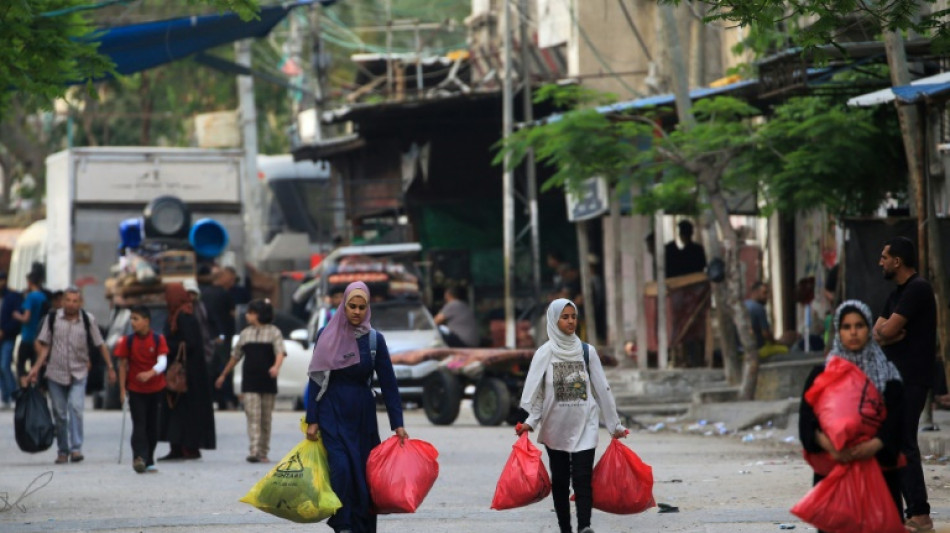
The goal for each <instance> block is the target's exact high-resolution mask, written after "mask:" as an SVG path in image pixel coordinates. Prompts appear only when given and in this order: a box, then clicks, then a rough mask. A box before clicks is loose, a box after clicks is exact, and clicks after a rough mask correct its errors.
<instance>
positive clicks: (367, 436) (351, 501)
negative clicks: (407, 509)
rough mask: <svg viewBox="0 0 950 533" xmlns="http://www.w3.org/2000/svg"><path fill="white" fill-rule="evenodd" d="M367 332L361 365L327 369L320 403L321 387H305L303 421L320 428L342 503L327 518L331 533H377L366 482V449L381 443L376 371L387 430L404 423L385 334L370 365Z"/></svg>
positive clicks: (333, 483) (361, 342)
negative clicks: (348, 532)
mask: <svg viewBox="0 0 950 533" xmlns="http://www.w3.org/2000/svg"><path fill="white" fill-rule="evenodd" d="M371 334H372V333H370V334H367V335H363V336H362V337H360V338H359V339H357V341H356V344H357V346H359V349H360V362H359V364H356V365H352V366H349V367H346V368H341V369H339V370H333V371H331V372H330V381H329V383H328V384H327V391H326V393H325V394H324V395H323V397H321V398H320V401H319V402H317V401H316V398H317V393H318V392H319V390H318V389H319V387H318V386H317V385H316V384H315V383H314V382H313V381H312V380H311V381H310V386H309V387H308V393H307V396H308V398H307V422H308V423H316V424H318V425H319V427H320V438H321V439H322V440H323V445H324V446H326V448H327V459H328V460H329V464H330V485H331V486H332V487H333V492H335V493H336V495H337V496H339V498H340V501H341V502H343V507H342V508H341V509H340V510H339V511H337V512H336V514H335V515H333V516H332V517H330V519H329V520H328V521H327V524H328V525H329V526H330V527H332V528H333V530H334V531H341V530H346V529H350V530H352V531H353V533H375V531H376V515H375V514H373V513H372V512H371V509H372V502H371V501H370V496H369V487H368V486H367V484H366V461H367V459H369V452H370V451H372V449H373V448H375V447H376V446H377V445H378V444H379V443H380V439H379V427H378V425H377V423H376V400H375V398H374V397H373V391H372V389H371V387H370V380H371V378H372V376H373V371H374V370H375V371H376V376H377V377H378V378H379V386H380V389H382V392H383V399H384V401H385V403H386V411H387V412H388V413H389V425H390V428H391V429H392V430H395V429H396V428H398V427H402V425H403V422H402V403H401V402H400V400H399V389H398V387H397V386H396V375H395V373H393V365H392V361H390V359H389V349H388V348H387V347H386V341H385V339H384V338H383V335H382V334H381V333H379V332H377V333H376V335H377V340H376V360H375V365H374V364H373V360H372V358H371V357H370V353H369V335H371ZM318 338H319V337H318Z"/></svg>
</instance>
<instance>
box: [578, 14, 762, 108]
mask: <svg viewBox="0 0 950 533" xmlns="http://www.w3.org/2000/svg"><path fill="white" fill-rule="evenodd" d="M624 5H625V6H626V7H627V12H628V13H629V14H630V16H631V19H632V20H633V25H634V26H635V27H636V30H637V32H638V33H639V34H640V36H641V38H642V39H643V42H644V44H645V45H646V51H644V49H643V47H642V46H641V45H640V43H639V41H638V40H637V38H636V34H635V33H634V31H633V28H631V25H630V23H629V22H628V21H627V18H626V16H625V14H624V12H623V10H622V8H621V7H620V5H619V4H618V2H616V0H583V1H582V2H581V1H578V0H575V1H574V2H573V7H574V13H575V17H574V20H572V23H573V22H574V21H576V24H572V28H571V37H570V40H569V42H568V70H569V73H570V75H572V76H576V77H579V78H581V80H582V83H583V84H584V85H586V86H588V87H591V88H593V89H597V90H601V91H607V92H611V93H614V94H616V95H618V97H620V98H621V99H631V98H635V97H637V94H634V92H633V91H636V92H637V93H640V94H641V95H646V94H651V93H658V92H667V91H669V90H670V84H669V82H668V73H669V63H670V59H669V56H668V52H667V46H666V45H665V41H664V38H663V36H662V34H661V29H660V25H659V13H658V9H657V3H656V2H654V1H650V0H624ZM693 9H694V8H693V7H691V6H689V5H686V4H685V3H684V4H681V5H680V6H679V7H677V8H676V11H675V13H676V19H677V23H678V24H677V25H678V33H679V41H680V42H681V43H682V48H683V51H684V53H685V54H686V55H687V63H688V64H687V70H688V72H690V85H691V86H692V87H698V86H704V85H707V84H709V82H711V81H714V80H716V79H719V78H721V77H723V76H725V75H726V72H727V70H728V69H729V68H731V67H734V66H736V65H738V64H739V63H741V62H744V61H747V60H748V59H743V58H739V57H736V56H734V55H733V53H732V50H731V49H732V47H733V46H734V45H735V43H736V42H738V41H739V40H740V39H741V37H742V29H741V28H738V27H735V26H733V27H729V28H727V27H725V26H724V25H723V24H703V23H702V22H701V21H700V18H699V14H698V13H695V12H694V11H692V10H693ZM700 43H701V45H700ZM647 55H649V56H650V58H648V57H647ZM651 58H652V60H653V62H654V63H656V64H657V66H658V67H659V69H660V72H659V74H660V79H659V80H658V82H650V83H648V80H647V77H648V74H649V67H650V59H651ZM696 58H701V59H700V60H698V62H697V60H696ZM611 71H613V73H616V74H617V76H613V75H611ZM621 80H622V81H621ZM625 85H626V86H625ZM631 89H632V91H631Z"/></svg>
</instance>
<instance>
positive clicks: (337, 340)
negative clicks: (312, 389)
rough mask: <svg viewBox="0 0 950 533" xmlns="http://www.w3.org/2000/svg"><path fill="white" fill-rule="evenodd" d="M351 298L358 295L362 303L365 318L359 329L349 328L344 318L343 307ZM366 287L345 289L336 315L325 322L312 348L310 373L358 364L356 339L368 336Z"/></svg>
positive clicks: (358, 283) (355, 284)
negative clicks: (364, 302) (365, 306)
mask: <svg viewBox="0 0 950 533" xmlns="http://www.w3.org/2000/svg"><path fill="white" fill-rule="evenodd" d="M354 296H362V297H363V298H364V299H365V300H366V305H367V308H366V316H364V317H363V321H362V322H361V323H360V325H359V326H353V325H352V324H350V321H349V320H347V319H346V310H345V308H346V304H347V302H349V301H350V300H351V299H352V298H353V297H354ZM369 316H370V309H369V287H367V286H366V284H365V283H363V282H362V281H354V282H353V283H350V284H349V285H347V286H346V291H344V292H343V301H342V302H341V303H340V307H338V308H337V310H336V313H334V314H333V317H331V318H330V321H329V322H327V325H326V326H325V327H324V328H323V332H322V333H320V338H319V339H317V344H316V346H314V347H313V357H311V358H310V372H311V374H312V373H313V372H323V371H327V370H337V369H340V368H346V367H348V366H351V365H355V364H356V363H359V362H360V349H359V347H358V346H357V344H356V339H357V338H359V337H362V336H363V335H366V334H367V333H369V330H370V325H369Z"/></svg>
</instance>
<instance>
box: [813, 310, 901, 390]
mask: <svg viewBox="0 0 950 533" xmlns="http://www.w3.org/2000/svg"><path fill="white" fill-rule="evenodd" d="M853 309H857V310H858V311H860V312H861V315H862V316H863V317H864V321H865V322H866V323H867V325H868V329H870V328H871V324H872V322H871V309H870V308H869V307H868V306H867V304H865V303H864V302H862V301H861V300H845V301H844V302H841V305H839V306H838V309H837V310H836V311H835V322H834V325H835V340H834V341H833V342H832V344H831V351H830V352H828V358H827V360H829V361H830V360H831V358H832V357H840V358H842V359H844V360H846V361H850V362H852V363H854V364H855V365H857V367H858V368H860V369H861V371H862V372H864V375H866V376H867V377H868V379H870V380H871V383H874V386H875V387H877V390H878V392H880V393H881V394H884V388H885V386H886V385H887V382H888V381H901V375H900V372H898V371H897V367H896V366H894V363H892V362H890V361H889V360H888V359H887V356H886V355H884V351H883V350H881V347H880V346H879V345H878V344H877V341H875V340H874V337H873V336H871V335H870V333H869V334H868V342H867V343H866V344H865V345H864V347H863V348H861V350H860V351H857V352H852V351H851V350H848V349H847V348H845V347H844V344H843V343H842V342H841V319H842V314H843V313H844V311H845V310H853Z"/></svg>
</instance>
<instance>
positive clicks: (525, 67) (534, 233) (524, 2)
mask: <svg viewBox="0 0 950 533" xmlns="http://www.w3.org/2000/svg"><path fill="white" fill-rule="evenodd" d="M519 6H520V7H519V10H518V11H519V13H520V18H519V23H520V29H521V32H520V36H521V37H520V38H521V97H522V100H521V107H522V117H523V120H524V123H525V124H530V123H531V122H533V121H534V102H532V98H531V68H530V67H529V65H530V63H529V54H530V49H529V48H528V47H529V46H530V44H531V36H530V35H529V34H528V0H519ZM524 170H525V181H526V185H525V187H526V188H527V189H528V191H527V193H526V195H525V197H526V198H527V201H528V223H529V224H530V225H531V259H532V261H531V274H532V279H533V281H534V287H533V289H534V301H535V302H536V303H539V304H540V303H541V236H540V231H539V228H538V177H537V172H536V171H535V164H534V149H533V148H529V149H528V153H527V154H526V155H525V159H524Z"/></svg>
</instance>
